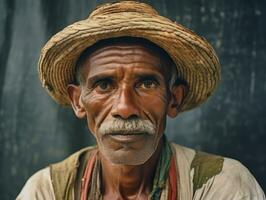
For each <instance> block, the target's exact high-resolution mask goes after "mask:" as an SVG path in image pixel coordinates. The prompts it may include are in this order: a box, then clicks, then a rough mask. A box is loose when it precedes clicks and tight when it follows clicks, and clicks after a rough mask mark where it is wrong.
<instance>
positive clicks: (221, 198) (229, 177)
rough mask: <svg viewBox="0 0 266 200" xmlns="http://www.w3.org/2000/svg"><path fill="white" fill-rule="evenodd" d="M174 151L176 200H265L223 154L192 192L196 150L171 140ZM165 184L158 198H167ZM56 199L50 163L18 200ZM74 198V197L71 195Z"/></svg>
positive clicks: (253, 182) (240, 167)
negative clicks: (219, 168) (219, 165)
mask: <svg viewBox="0 0 266 200" xmlns="http://www.w3.org/2000/svg"><path fill="white" fill-rule="evenodd" d="M172 146H173V148H174V149H175V152H176V166H177V171H178V174H179V180H178V184H177V185H178V186H177V187H178V188H177V189H178V193H179V198H178V199H179V200H265V195H264V193H263V191H262V189H261V187H260V186H259V184H258V183H257V181H256V180H255V178H254V177H253V176H252V174H251V173H250V172H249V171H248V169H247V168H245V167H244V166H243V165H242V164H241V163H240V162H238V161H236V160H233V159H230V158H225V159H224V163H223V168H222V171H221V172H220V173H219V174H217V175H216V176H214V177H212V178H210V179H209V180H208V181H207V182H206V183H205V184H204V185H203V186H202V187H201V188H199V189H198V190H196V192H195V194H194V196H193V182H192V181H193V175H194V170H193V169H192V170H191V168H190V166H191V162H192V160H193V158H194V156H195V151H194V150H192V149H189V148H186V147H182V146H180V145H176V144H172ZM167 191H168V189H167V186H166V189H165V190H164V191H163V192H162V196H161V199H162V200H163V199H165V200H166V199H167ZM29 199H32V200H34V199H36V200H47V199H49V200H55V196H54V191H53V186H52V182H51V176H50V170H49V167H47V168H45V169H42V170H40V171H38V172H37V173H36V174H34V175H33V176H32V177H31V178H30V179H29V180H28V181H27V183H26V184H25V186H24V187H23V189H22V191H21V193H20V194H19V195H18V197H17V200H29ZM73 199H74V198H73Z"/></svg>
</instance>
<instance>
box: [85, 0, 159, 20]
mask: <svg viewBox="0 0 266 200" xmlns="http://www.w3.org/2000/svg"><path fill="white" fill-rule="evenodd" d="M121 12H137V13H147V14H152V15H158V12H157V11H156V10H155V9H153V8H152V7H151V6H150V5H148V4H145V3H141V2H137V1H121V2H116V3H106V4H103V5H100V6H98V7H97V8H96V9H95V10H94V11H93V12H92V13H91V14H90V16H89V18H95V17H98V16H101V15H109V14H113V13H121Z"/></svg>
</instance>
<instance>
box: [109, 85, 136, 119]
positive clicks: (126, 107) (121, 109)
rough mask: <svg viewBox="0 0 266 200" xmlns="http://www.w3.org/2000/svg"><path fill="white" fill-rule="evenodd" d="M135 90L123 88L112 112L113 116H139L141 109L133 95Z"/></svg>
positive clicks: (125, 117)
mask: <svg viewBox="0 0 266 200" xmlns="http://www.w3.org/2000/svg"><path fill="white" fill-rule="evenodd" d="M133 93H134V91H131V90H130V89H128V88H125V89H122V91H121V93H120V95H119V96H118V97H117V99H116V100H115V102H114V104H113V108H112V111H111V114H112V116H113V117H116V118H122V119H129V118H134V117H139V115H140V113H139V109H138V106H137V104H136V102H135V98H134V95H133Z"/></svg>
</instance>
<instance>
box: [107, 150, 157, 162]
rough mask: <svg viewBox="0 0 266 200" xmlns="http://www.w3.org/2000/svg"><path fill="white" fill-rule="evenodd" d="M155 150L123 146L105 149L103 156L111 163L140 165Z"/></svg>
mask: <svg viewBox="0 0 266 200" xmlns="http://www.w3.org/2000/svg"><path fill="white" fill-rule="evenodd" d="M154 152H155V150H154V149H147V148H145V149H142V150H135V149H131V148H129V147H124V148H121V149H118V150H110V149H109V150H105V151H103V152H102V154H103V156H104V157H105V158H106V159H107V160H108V161H109V162H111V163H113V164H117V165H142V164H144V163H145V162H147V161H148V160H149V158H150V157H151V156H152V155H153V153H154Z"/></svg>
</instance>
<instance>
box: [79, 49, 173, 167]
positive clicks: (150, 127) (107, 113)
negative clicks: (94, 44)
mask: <svg viewBox="0 0 266 200" xmlns="http://www.w3.org/2000/svg"><path fill="white" fill-rule="evenodd" d="M165 67H167V66H164V67H162V64H161V61H160V58H158V56H156V55H154V54H153V53H152V52H151V51H149V50H148V49H146V48H145V47H142V46H141V45H122V44H121V45H111V46H108V47H103V48H100V49H98V50H96V51H95V52H93V53H92V54H91V55H90V56H89V57H88V58H87V59H86V61H85V63H84V65H83V67H82V70H81V74H82V77H83V78H82V79H83V83H82V84H81V86H80V87H81V92H80V102H81V106H82V108H83V109H84V112H85V113H86V117H87V121H88V127H89V129H90V131H91V132H92V133H93V135H94V136H95V138H96V141H97V145H98V149H99V152H100V153H101V155H102V156H104V157H105V158H106V159H107V160H109V161H111V162H112V163H114V164H126V165H139V164H142V163H144V162H146V161H147V160H148V159H149V158H150V157H151V156H152V154H153V153H154V152H155V150H156V148H157V146H158V144H159V142H160V141H161V138H162V135H163V131H164V129H165V123H166V115H167V108H168V104H169V95H168V92H167V91H168V79H169V78H168V76H169V75H168V76H166V71H167V70H165ZM168 73H169V71H168Z"/></svg>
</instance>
